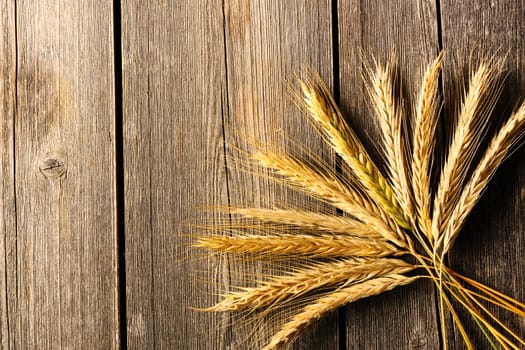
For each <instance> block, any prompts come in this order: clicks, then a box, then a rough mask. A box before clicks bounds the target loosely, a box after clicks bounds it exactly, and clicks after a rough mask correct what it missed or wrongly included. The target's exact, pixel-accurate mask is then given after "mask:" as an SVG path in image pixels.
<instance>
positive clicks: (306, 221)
mask: <svg viewBox="0 0 525 350" xmlns="http://www.w3.org/2000/svg"><path fill="white" fill-rule="evenodd" d="M231 213H232V214H238V215H242V216H243V217H245V218H249V219H254V220H256V221H261V222H272V223H276V224H281V225H289V226H297V227H299V228H302V229H305V230H312V231H321V232H330V233H333V234H336V233H338V234H342V235H353V236H358V237H362V238H368V239H375V240H381V239H384V237H383V235H381V234H378V233H377V232H375V231H373V230H371V229H370V226H368V225H367V224H365V223H363V222H361V221H359V220H356V219H354V218H351V217H347V216H340V215H333V214H321V213H317V212H312V211H304V210H297V209H267V208H231Z"/></svg>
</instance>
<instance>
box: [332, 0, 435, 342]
mask: <svg viewBox="0 0 525 350" xmlns="http://www.w3.org/2000/svg"><path fill="white" fill-rule="evenodd" d="M337 13H338V24H339V25H338V40H339V79H340V91H341V105H342V109H343V111H344V112H345V113H346V116H347V119H348V121H349V123H350V125H351V126H352V127H354V128H355V130H356V132H357V134H358V135H359V136H360V137H361V139H362V140H363V143H364V144H365V146H367V149H372V150H374V149H375V150H376V152H372V154H373V156H374V157H375V158H376V159H377V160H378V163H382V162H381V161H380V160H381V158H380V156H379V154H380V153H381V147H380V143H379V141H378V140H380V138H379V137H378V135H380V134H379V129H378V126H377V125H378V124H377V122H376V120H377V119H376V116H375V114H374V112H373V111H372V110H371V108H369V102H368V101H369V97H368V95H367V93H366V91H365V88H364V85H363V82H362V79H361V72H362V65H361V64H362V58H364V59H365V60H369V59H371V57H373V56H375V57H376V58H378V59H379V60H380V61H381V62H383V63H384V62H385V60H386V59H387V58H388V57H389V55H390V53H391V52H392V49H395V50H396V51H397V57H398V62H399V63H400V67H399V68H400V73H401V75H400V77H401V79H402V85H403V86H404V91H405V92H412V94H408V93H405V96H404V97H405V98H406V99H407V101H408V102H409V103H410V102H411V101H413V100H414V96H413V92H414V91H417V90H416V89H417V88H418V87H419V84H420V80H421V77H422V74H421V73H422V71H423V69H424V67H425V66H426V65H427V64H428V63H429V62H431V60H432V59H433V58H434V57H435V56H436V55H437V52H438V31H437V22H436V18H437V15H436V7H435V3H434V2H430V1H354V0H340V1H339V2H338V8H337ZM361 54H362V56H361ZM414 77H417V79H414ZM435 302H436V299H435V292H434V289H433V287H432V285H431V284H430V283H429V282H426V281H419V282H417V283H416V284H414V285H409V286H407V287H402V288H399V289H397V290H394V291H392V292H389V293H387V294H385V295H380V296H378V297H374V298H370V299H366V300H363V301H360V302H357V303H355V304H352V305H350V306H348V307H347V308H346V309H347V318H346V323H347V335H346V336H347V342H346V343H347V349H365V348H371V349H437V348H439V346H440V339H439V334H438V325H439V323H438V319H437V315H436V312H435V310H436V304H435Z"/></svg>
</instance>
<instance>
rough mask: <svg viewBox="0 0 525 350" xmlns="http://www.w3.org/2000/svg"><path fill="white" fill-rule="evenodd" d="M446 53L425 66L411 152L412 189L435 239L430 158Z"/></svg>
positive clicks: (423, 221) (422, 225) (425, 226)
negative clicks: (440, 76) (440, 80)
mask: <svg viewBox="0 0 525 350" xmlns="http://www.w3.org/2000/svg"><path fill="white" fill-rule="evenodd" d="M443 55H444V53H443V52H441V53H440V54H439V56H438V57H437V58H436V59H435V60H434V62H432V63H431V64H430V65H429V66H428V67H427V69H426V71H425V74H424V76H423V83H422V84H421V91H420V93H419V96H418V99H417V107H416V108H417V109H416V119H415V122H414V136H413V153H412V189H413V192H414V202H415V207H416V212H417V221H418V224H419V227H420V228H421V229H422V231H423V232H424V233H425V235H426V236H427V237H428V238H429V239H430V240H432V231H431V226H432V223H431V219H430V206H431V200H432V193H431V184H430V168H431V163H432V162H431V159H432V153H433V149H434V145H435V142H434V134H435V131H436V126H437V122H438V113H439V108H440V102H439V101H440V100H439V94H438V91H439V72H440V70H441V64H442V62H443Z"/></svg>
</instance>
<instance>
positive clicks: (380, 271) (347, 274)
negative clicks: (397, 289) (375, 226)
mask: <svg viewBox="0 0 525 350" xmlns="http://www.w3.org/2000/svg"><path fill="white" fill-rule="evenodd" d="M414 269H415V266H414V265H412V264H410V263H407V262H405V261H404V260H400V259H369V258H346V259H341V260H331V261H326V262H316V263H313V264H311V265H309V266H304V267H299V268H296V269H295V270H294V271H291V272H289V273H287V274H285V275H283V276H278V277H272V278H270V279H269V280H267V281H263V282H259V283H258V286H256V287H248V288H242V290H241V291H238V292H233V293H230V294H227V295H226V296H225V297H224V299H223V300H221V301H220V302H219V303H217V304H216V305H214V306H212V307H210V308H208V309H206V310H207V311H239V310H251V311H254V310H258V309H261V308H266V307H267V308H269V309H271V308H272V307H276V306H279V307H282V306H283V305H285V304H287V303H290V302H291V301H293V300H296V299H301V298H302V297H303V296H304V295H306V294H308V293H310V292H312V291H315V290H318V289H319V288H325V287H330V286H335V288H337V286H341V285H347V284H351V283H354V282H356V281H362V280H366V279H371V278H375V277H378V276H384V275H388V274H393V273H395V274H403V273H407V272H410V271H412V270H414ZM268 311H269V310H265V312H268Z"/></svg>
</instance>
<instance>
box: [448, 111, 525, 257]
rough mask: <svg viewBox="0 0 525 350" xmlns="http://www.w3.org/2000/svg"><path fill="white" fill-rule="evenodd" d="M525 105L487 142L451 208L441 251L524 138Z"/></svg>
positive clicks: (450, 243) (457, 231)
mask: <svg viewBox="0 0 525 350" xmlns="http://www.w3.org/2000/svg"><path fill="white" fill-rule="evenodd" d="M524 127H525V103H523V104H522V105H521V107H520V108H519V109H518V110H517V111H516V112H515V113H513V114H512V116H511V117H510V118H509V120H508V121H507V122H506V123H505V124H504V125H503V126H502V127H501V129H500V130H499V132H498V133H497V134H496V135H495V136H494V138H493V139H492V141H491V142H490V144H489V146H488V148H487V150H486V152H485V154H484V155H483V157H482V158H481V161H480V162H479V164H478V166H477V167H476V169H475V170H474V173H473V174H472V176H471V178H470V180H469V182H468V183H467V185H466V186H465V188H464V189H463V192H462V193H461V197H460V199H459V202H458V205H457V206H456V207H455V208H454V210H453V212H452V215H451V218H450V221H449V222H448V226H447V229H446V231H445V236H444V239H443V251H444V252H445V253H446V252H447V251H448V250H449V249H450V247H451V246H452V244H453V242H454V240H455V238H456V237H457V235H458V233H459V231H460V230H461V228H462V226H463V223H464V222H465V219H466V218H467V216H468V214H470V212H471V211H472V208H474V206H475V205H476V203H477V202H478V200H479V198H480V197H481V194H482V193H483V190H484V189H485V187H486V186H487V184H488V182H489V181H490V179H491V178H492V176H493V175H494V173H495V172H496V170H497V169H498V167H499V165H500V164H501V163H502V162H503V160H504V159H505V157H506V155H507V154H508V152H509V150H510V149H511V148H512V146H513V145H514V144H515V143H516V141H517V140H518V139H519V138H520V137H521V136H522V135H523V134H524Z"/></svg>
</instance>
